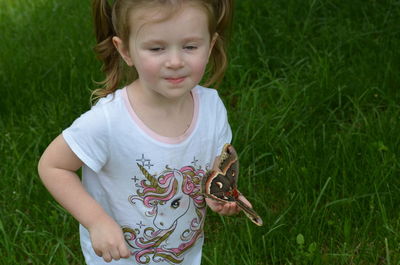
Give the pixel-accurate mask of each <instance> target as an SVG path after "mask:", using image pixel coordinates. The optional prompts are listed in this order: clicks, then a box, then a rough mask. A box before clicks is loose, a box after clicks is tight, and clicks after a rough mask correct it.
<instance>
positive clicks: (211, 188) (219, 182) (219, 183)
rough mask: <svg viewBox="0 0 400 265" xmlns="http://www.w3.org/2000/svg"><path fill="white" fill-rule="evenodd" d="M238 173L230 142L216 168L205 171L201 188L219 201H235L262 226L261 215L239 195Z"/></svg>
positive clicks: (253, 220)
mask: <svg viewBox="0 0 400 265" xmlns="http://www.w3.org/2000/svg"><path fill="white" fill-rule="evenodd" d="M238 175H239V161H238V156H237V153H236V150H235V149H234V148H233V146H232V145H230V144H225V146H224V148H223V149H222V152H221V156H220V162H219V164H218V168H217V169H213V170H210V171H208V172H207V175H206V176H205V178H203V183H202V188H203V193H204V195H205V196H206V197H208V198H210V199H213V200H217V201H221V202H236V204H237V205H238V207H239V208H241V209H242V210H243V211H244V213H245V214H246V216H247V217H248V218H249V219H250V220H251V221H252V222H253V223H255V224H256V225H258V226H262V225H263V221H262V219H261V217H260V216H259V215H258V214H257V213H256V212H255V211H254V210H253V209H252V208H250V207H249V206H247V205H246V203H244V202H243V201H242V200H241V199H240V198H239V196H240V195H241V193H240V191H239V190H238V189H237V180H238Z"/></svg>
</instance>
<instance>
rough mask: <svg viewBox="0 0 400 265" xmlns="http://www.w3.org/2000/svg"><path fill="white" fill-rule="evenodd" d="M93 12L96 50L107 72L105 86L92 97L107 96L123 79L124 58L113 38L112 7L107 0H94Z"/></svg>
mask: <svg viewBox="0 0 400 265" xmlns="http://www.w3.org/2000/svg"><path fill="white" fill-rule="evenodd" d="M92 12H93V19H94V21H93V22H94V29H95V35H96V40H97V44H96V46H95V47H94V51H95V52H96V53H97V58H98V59H99V60H100V61H102V62H103V66H102V68H101V70H102V71H103V72H104V73H105V74H106V78H105V80H104V81H102V82H98V83H99V84H101V85H102V86H103V88H99V89H96V90H94V91H93V93H92V99H98V98H101V97H105V96H107V95H108V94H110V93H113V92H114V91H115V90H116V89H117V88H118V85H119V83H120V81H121V79H122V73H123V71H122V59H121V57H120V56H119V54H118V51H117V49H116V48H115V46H114V44H113V42H112V38H113V36H115V35H116V34H115V30H114V26H113V23H112V8H111V6H110V4H109V3H108V1H107V0H93V2H92Z"/></svg>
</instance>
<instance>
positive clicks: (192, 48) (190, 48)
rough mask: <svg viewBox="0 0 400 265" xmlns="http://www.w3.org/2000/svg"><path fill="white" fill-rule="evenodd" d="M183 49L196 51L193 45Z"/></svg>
mask: <svg viewBox="0 0 400 265" xmlns="http://www.w3.org/2000/svg"><path fill="white" fill-rule="evenodd" d="M185 49H186V50H190V51H192V50H196V49H197V47H196V46H194V45H188V46H185Z"/></svg>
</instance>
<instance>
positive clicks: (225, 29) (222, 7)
mask: <svg viewBox="0 0 400 265" xmlns="http://www.w3.org/2000/svg"><path fill="white" fill-rule="evenodd" d="M214 16H215V22H216V26H215V32H217V33H218V38H217V40H216V42H215V44H214V48H213V50H212V52H211V56H210V63H209V65H210V66H209V71H210V72H211V73H212V75H211V77H210V78H209V80H208V81H207V82H206V84H205V85H206V86H210V85H211V84H215V86H218V85H219V84H220V83H221V81H222V79H223V77H224V74H225V71H226V68H227V66H228V58H227V55H226V51H227V46H228V42H229V39H230V33H231V25H232V17H233V0H214Z"/></svg>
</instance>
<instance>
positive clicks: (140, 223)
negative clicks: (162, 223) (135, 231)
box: [137, 221, 146, 229]
mask: <svg viewBox="0 0 400 265" xmlns="http://www.w3.org/2000/svg"><path fill="white" fill-rule="evenodd" d="M137 225H138V226H139V228H140V229H142V226H146V225H145V224H143V223H142V221H140V222H139V223H137Z"/></svg>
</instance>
